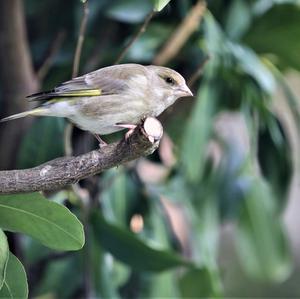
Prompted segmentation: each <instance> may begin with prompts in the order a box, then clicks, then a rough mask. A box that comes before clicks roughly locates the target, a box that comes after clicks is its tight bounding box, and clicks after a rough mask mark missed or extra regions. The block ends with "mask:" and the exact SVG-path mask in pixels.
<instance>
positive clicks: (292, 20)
mask: <svg viewBox="0 0 300 299" xmlns="http://www.w3.org/2000/svg"><path fill="white" fill-rule="evenodd" d="M299 35H300V9H299V5H295V4H282V5H273V6H272V7H271V8H270V9H268V10H267V11H266V12H265V13H264V14H261V15H259V16H258V17H257V18H255V19H254V20H253V25H252V26H251V27H250V30H249V32H248V33H247V34H246V36H245V38H244V41H245V42H246V44H248V45H250V47H252V48H253V49H254V50H255V51H256V52H258V53H263V54H273V56H274V55H276V59H275V61H279V65H284V66H287V67H289V68H294V69H297V70H300V55H299V53H300V40H299V38H295V37H297V36H299Z"/></svg>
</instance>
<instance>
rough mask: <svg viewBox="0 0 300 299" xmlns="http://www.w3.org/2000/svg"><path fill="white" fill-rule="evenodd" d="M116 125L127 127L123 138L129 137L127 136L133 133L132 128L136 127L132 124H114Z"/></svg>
mask: <svg viewBox="0 0 300 299" xmlns="http://www.w3.org/2000/svg"><path fill="white" fill-rule="evenodd" d="M116 126H117V127H119V128H124V129H129V130H128V131H127V132H126V134H125V140H127V139H128V138H129V136H130V135H131V134H132V133H133V131H134V129H135V128H136V125H132V124H122V123H118V124H116Z"/></svg>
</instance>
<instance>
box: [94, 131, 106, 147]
mask: <svg viewBox="0 0 300 299" xmlns="http://www.w3.org/2000/svg"><path fill="white" fill-rule="evenodd" d="M93 135H94V137H95V138H96V139H97V140H98V141H99V147H100V148H103V147H105V146H107V143H106V142H105V141H104V140H103V139H101V137H100V136H99V135H98V134H93Z"/></svg>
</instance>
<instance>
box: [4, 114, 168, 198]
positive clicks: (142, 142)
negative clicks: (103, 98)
mask: <svg viewBox="0 0 300 299" xmlns="http://www.w3.org/2000/svg"><path fill="white" fill-rule="evenodd" d="M162 134H163V129H162V126H161V124H160V122H159V121H158V120H157V119H155V118H152V117H148V118H146V119H145V120H144V121H143V122H142V123H141V124H140V125H138V126H137V127H136V129H135V130H134V132H133V133H132V134H131V135H130V136H129V137H128V139H126V140H125V139H124V140H121V141H120V142H116V143H113V144H109V145H107V146H106V147H104V148H102V149H99V150H94V151H91V152H89V153H86V154H83V155H80V156H77V157H61V158H57V159H54V160H51V161H49V162H47V163H45V164H42V165H39V166H37V167H34V168H30V169H23V170H8V171H0V194H12V193H21V192H34V191H42V190H43V191H45V190H57V189H61V188H63V187H65V186H67V185H70V184H74V183H76V182H78V181H79V180H81V179H83V178H86V177H89V176H92V175H95V174H97V173H100V172H102V171H103V170H106V169H109V168H112V167H115V166H118V165H120V164H123V163H125V162H128V161H131V160H134V159H136V158H138V157H140V156H144V155H148V154H150V153H152V152H153V151H154V150H155V149H156V148H157V147H158V145H159V141H160V139H161V137H162Z"/></svg>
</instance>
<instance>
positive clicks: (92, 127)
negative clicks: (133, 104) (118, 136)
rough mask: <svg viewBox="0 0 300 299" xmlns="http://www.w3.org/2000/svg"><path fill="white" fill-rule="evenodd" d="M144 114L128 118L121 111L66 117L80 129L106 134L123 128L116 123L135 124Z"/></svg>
mask: <svg viewBox="0 0 300 299" xmlns="http://www.w3.org/2000/svg"><path fill="white" fill-rule="evenodd" d="M144 116H148V115H140V116H139V115H138V116H135V117H130V118H129V119H128V117H124V114H122V113H120V114H117V115H113V116H106V117H99V118H87V117H84V116H82V115H76V117H74V116H73V117H68V119H69V120H70V121H71V122H72V123H74V124H75V125H76V126H77V127H79V128H80V129H82V130H85V131H90V132H92V133H94V134H99V135H107V134H111V133H114V132H117V131H121V130H123V128H121V127H119V126H117V124H130V125H136V124H138V123H139V122H140V121H141V119H142V118H143V117H144Z"/></svg>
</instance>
